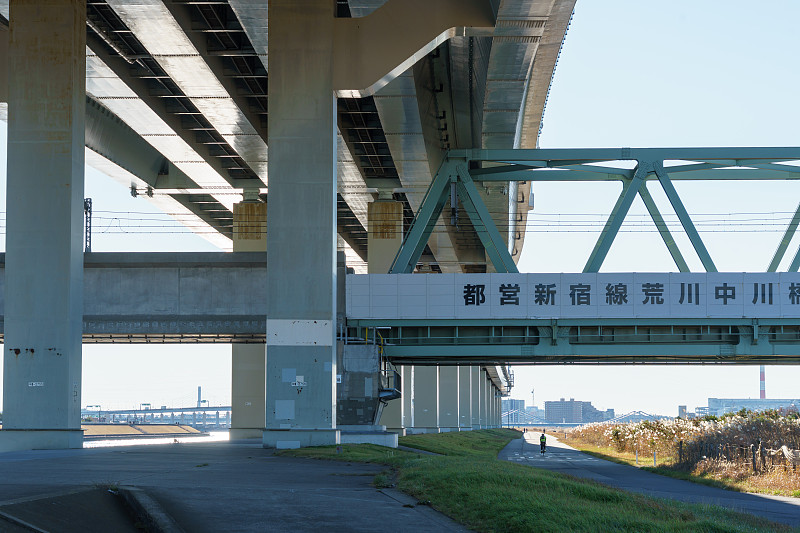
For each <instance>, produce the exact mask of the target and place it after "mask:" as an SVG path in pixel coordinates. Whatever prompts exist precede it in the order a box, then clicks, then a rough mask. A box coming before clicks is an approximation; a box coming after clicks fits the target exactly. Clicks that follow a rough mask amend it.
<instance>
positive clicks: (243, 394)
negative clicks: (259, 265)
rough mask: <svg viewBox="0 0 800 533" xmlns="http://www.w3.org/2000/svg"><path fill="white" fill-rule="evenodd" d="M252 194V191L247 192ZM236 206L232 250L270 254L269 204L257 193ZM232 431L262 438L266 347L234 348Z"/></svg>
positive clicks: (239, 435) (233, 436)
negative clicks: (268, 242) (268, 233)
mask: <svg viewBox="0 0 800 533" xmlns="http://www.w3.org/2000/svg"><path fill="white" fill-rule="evenodd" d="M248 192H249V191H248ZM246 196H252V198H251V199H246V200H245V201H244V202H240V203H238V204H234V205H233V251H234V252H266V251H267V204H265V203H264V202H261V201H260V200H259V199H258V191H257V190H256V191H253V192H250V194H249V195H248V194H247V193H246ZM231 352H232V353H231V366H232V369H231V429H230V438H231V440H235V439H251V438H261V436H262V435H263V433H264V421H265V420H266V383H265V379H266V372H267V361H266V346H265V345H263V344H233V345H231Z"/></svg>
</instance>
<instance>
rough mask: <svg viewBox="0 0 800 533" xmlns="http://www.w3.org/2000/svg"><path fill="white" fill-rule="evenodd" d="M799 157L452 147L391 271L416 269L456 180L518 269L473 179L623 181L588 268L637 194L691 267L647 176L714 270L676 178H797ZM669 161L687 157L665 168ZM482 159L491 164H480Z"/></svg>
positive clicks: (493, 251)
mask: <svg viewBox="0 0 800 533" xmlns="http://www.w3.org/2000/svg"><path fill="white" fill-rule="evenodd" d="M799 160H800V147H775V148H751V147H733V148H576V149H531V150H527V149H518V150H450V151H449V152H448V153H447V155H446V157H445V160H444V163H443V164H442V166H441V168H440V170H439V172H438V173H437V175H436V177H435V178H434V180H433V182H432V183H431V186H430V188H429V189H428V193H427V195H426V197H425V199H424V201H423V205H422V207H421V208H420V211H419V213H418V215H417V217H416V218H415V220H414V223H413V224H412V227H411V229H410V230H409V232H408V234H407V235H406V239H405V240H404V241H403V245H402V246H401V248H400V251H399V252H398V254H397V257H396V259H395V263H394V266H393V267H392V270H391V272H393V273H401V272H406V273H407V272H411V271H413V269H414V267H415V265H416V261H417V260H418V259H419V254H420V253H421V250H422V248H424V246H425V243H426V242H427V239H428V238H429V237H430V234H431V231H432V228H433V224H434V223H435V222H436V219H437V218H438V216H439V214H440V213H441V210H442V208H443V207H444V204H445V202H446V200H447V196H448V194H447V192H448V191H447V184H448V183H450V182H455V183H457V184H459V185H458V186H459V187H460V188H459V192H460V193H461V199H462V203H463V204H464V206H465V207H467V211H468V213H470V218H471V220H472V222H473V224H474V225H475V227H476V229H483V228H485V229H486V231H485V232H484V233H483V234H481V231H479V234H480V235H481V241H482V243H483V245H484V247H485V248H486V251H487V254H488V255H489V256H490V257H491V259H492V263H493V264H494V265H495V268H496V269H497V271H498V272H516V267H514V268H513V269H512V268H509V267H508V266H507V263H506V259H507V258H506V255H507V254H508V252H507V250H504V253H503V252H500V251H499V250H500V248H502V247H500V246H498V243H499V240H498V239H499V234H497V235H494V234H493V232H492V229H494V230H495V232H496V228H495V227H494V224H493V223H492V222H491V218H488V219H487V218H485V217H486V214H485V206H484V205H483V204H482V202H481V201H480V197H478V196H477V194H475V193H474V191H476V190H475V189H473V188H474V184H473V181H478V182H492V181H500V182H504V181H531V182H535V181H564V182H579V181H621V182H622V183H623V188H622V192H621V194H620V196H619V198H618V200H617V203H616V205H615V206H614V208H613V210H612V212H611V214H610V216H609V218H608V220H607V222H606V225H605V227H604V228H603V231H602V232H601V234H600V237H599V238H598V240H597V243H596V244H595V247H594V249H593V251H592V253H591V255H590V257H589V259H588V260H587V262H586V266H585V267H584V272H598V271H599V269H600V267H601V266H602V264H603V261H604V259H605V257H606V255H607V254H608V251H609V249H610V248H611V245H612V244H613V242H614V238H615V237H616V235H617V233H618V232H619V229H620V227H621V225H622V223H623V222H624V220H625V216H626V215H627V213H628V210H629V209H630V206H631V204H632V202H633V200H634V198H635V197H636V195H637V194H638V195H639V196H640V197H641V198H642V201H643V202H644V204H645V207H646V208H647V210H648V213H649V214H650V216H651V218H652V219H653V222H654V224H655V226H656V228H657V229H658V231H659V234H660V235H661V238H662V240H663V241H664V244H665V245H666V246H667V249H668V250H669V252H670V254H671V256H672V258H673V260H674V261H675V264H676V266H677V267H678V269H679V270H680V271H681V272H688V271H689V268H688V266H687V264H686V261H685V259H684V258H683V255H682V254H681V251H680V249H679V248H678V246H677V244H676V243H675V239H674V238H673V237H672V234H671V233H670V231H669V229H668V228H667V225H666V223H665V222H664V219H663V217H662V216H661V213H660V212H659V210H658V207H657V206H656V204H655V202H654V201H653V199H652V197H651V196H650V193H649V192H648V191H647V187H646V185H645V183H646V182H647V181H648V180H658V182H659V184H660V185H661V187H662V188H663V189H664V192H665V194H666V196H667V198H668V199H669V202H670V204H671V205H672V208H673V210H674V211H675V214H676V215H677V217H678V219H679V221H680V223H681V226H682V227H683V229H684V231H685V232H686V235H687V237H688V238H689V240H690V242H691V243H692V246H693V248H694V250H695V252H696V253H697V256H698V257H699V259H700V261H701V262H702V264H703V268H704V269H705V270H706V272H716V271H717V268H716V266H715V264H714V261H713V260H712V258H711V255H710V254H709V253H708V249H707V248H706V246H705V244H704V243H703V240H702V238H701V237H700V234H699V232H698V231H697V228H696V227H695V225H694V223H693V222H692V219H691V216H690V215H689V213H688V211H687V210H686V207H685V206H684V205H683V202H682V201H681V199H680V196H679V195H678V192H677V191H676V190H675V186H674V185H673V183H672V182H673V181H674V180H783V179H797V178H800V166H798V165H796V164H791V163H792V162H797V161H799ZM618 161H636V163H637V164H636V167H635V168H634V169H633V170H631V169H626V168H618V167H614V166H603V165H598V163H607V162H618ZM665 161H683V162H684V163H682V164H677V165H673V166H669V167H665V166H664V162H665ZM483 163H490V164H492V165H493V166H490V167H487V168H481V166H482V164H483ZM786 163H790V164H786ZM498 164H499V165H500V166H497V165H498ZM467 169H469V171H467ZM462 189H463V190H462ZM470 202H471V204H472V205H471V206H470V205H469V204H470ZM473 217H474V218H473ZM798 225H800V206H798V209H797V211H796V212H795V215H794V217H793V218H792V221H791V222H790V223H789V226H788V228H787V229H786V232H785V234H784V236H783V239H782V240H781V242H780V244H779V246H778V249H777V251H776V252H775V255H774V257H773V259H772V261H771V262H770V265H769V267H768V271H770V272H774V271H776V270H777V266H778V264H779V263H780V261H781V259H782V258H783V256H784V254H785V252H786V248H787V247H788V245H789V242H790V241H791V239H792V237H793V236H794V233H795V231H796V229H797V226H798ZM798 268H800V249H798V251H797V253H796V254H795V256H794V259H793V261H792V263H791V265H790V267H789V271H790V272H796V271H797V270H798Z"/></svg>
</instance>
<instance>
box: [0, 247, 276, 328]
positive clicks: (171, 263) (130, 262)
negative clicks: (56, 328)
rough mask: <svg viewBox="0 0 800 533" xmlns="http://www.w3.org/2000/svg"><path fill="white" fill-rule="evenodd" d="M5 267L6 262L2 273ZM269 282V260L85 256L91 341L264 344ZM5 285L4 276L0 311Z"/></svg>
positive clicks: (0, 261)
mask: <svg viewBox="0 0 800 533" xmlns="http://www.w3.org/2000/svg"><path fill="white" fill-rule="evenodd" d="M4 265H5V256H4V255H3V256H0V268H2V267H3V266H4ZM0 272H2V273H4V269H3V270H2V271H0ZM266 275H267V266H266V253H263V252H261V253H259V252H239V253H236V254H230V253H224V252H220V253H207V252H206V253H135V254H132V253H89V254H84V299H83V300H84V305H83V309H84V311H83V313H84V324H83V331H84V335H86V334H96V335H116V334H181V333H182V334H236V333H240V334H252V335H261V336H262V337H263V335H264V333H265V331H266V315H267V289H266V287H267V285H266ZM4 279H5V276H4V275H3V276H0V309H3V308H4V306H5V299H4V294H5V290H4V289H5V282H4Z"/></svg>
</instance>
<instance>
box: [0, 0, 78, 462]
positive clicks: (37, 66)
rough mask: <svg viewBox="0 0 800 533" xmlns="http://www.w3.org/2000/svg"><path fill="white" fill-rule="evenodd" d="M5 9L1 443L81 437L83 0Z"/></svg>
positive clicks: (15, 1)
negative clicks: (5, 176) (7, 30)
mask: <svg viewBox="0 0 800 533" xmlns="http://www.w3.org/2000/svg"><path fill="white" fill-rule="evenodd" d="M9 18H10V19H11V21H12V22H11V27H10V41H9V48H8V76H9V77H8V85H9V87H8V88H9V98H8V183H7V191H6V192H7V195H6V198H8V199H9V201H7V202H6V204H7V205H6V211H7V213H6V220H7V232H6V265H5V325H4V328H5V346H4V348H5V350H4V357H3V431H2V432H0V451H8V450H23V449H33V448H80V447H81V446H82V445H83V434H82V431H81V426H80V422H81V420H80V405H81V334H82V326H83V167H84V111H85V102H86V83H85V78H86V1H85V0H47V1H44V0H11V3H10V17H9ZM11 199H13V201H12V200H11Z"/></svg>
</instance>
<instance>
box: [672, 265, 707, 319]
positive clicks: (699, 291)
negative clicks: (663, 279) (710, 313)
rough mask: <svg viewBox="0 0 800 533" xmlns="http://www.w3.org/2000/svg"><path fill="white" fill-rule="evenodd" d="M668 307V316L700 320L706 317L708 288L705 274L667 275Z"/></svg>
mask: <svg viewBox="0 0 800 533" xmlns="http://www.w3.org/2000/svg"><path fill="white" fill-rule="evenodd" d="M669 280H670V281H669V285H670V306H669V314H668V316H673V317H676V318H702V317H705V316H706V302H707V300H708V298H707V291H708V288H707V286H706V275H705V274H690V273H680V274H678V273H673V274H670V275H669Z"/></svg>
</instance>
